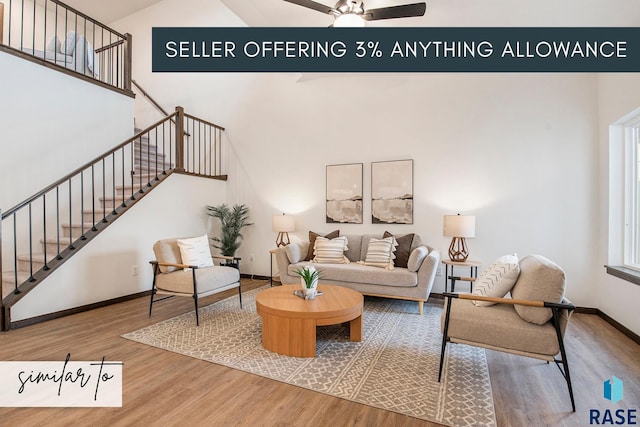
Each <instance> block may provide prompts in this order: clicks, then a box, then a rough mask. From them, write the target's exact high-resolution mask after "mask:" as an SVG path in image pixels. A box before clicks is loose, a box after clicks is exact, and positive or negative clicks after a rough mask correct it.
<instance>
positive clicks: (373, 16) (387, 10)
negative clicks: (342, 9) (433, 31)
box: [285, 0, 427, 21]
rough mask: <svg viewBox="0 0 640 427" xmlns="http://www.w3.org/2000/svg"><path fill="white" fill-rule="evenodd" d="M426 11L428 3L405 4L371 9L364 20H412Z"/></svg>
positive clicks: (363, 16)
mask: <svg viewBox="0 0 640 427" xmlns="http://www.w3.org/2000/svg"><path fill="white" fill-rule="evenodd" d="M285 1H289V0H285ZM425 10H427V4H426V3H412V4H403V5H400V6H389V7H381V8H379V9H369V10H367V11H366V12H365V13H364V15H362V18H363V19H364V20H366V21H379V20H381V19H393V18H410V17H412V16H423V15H424V12H425Z"/></svg>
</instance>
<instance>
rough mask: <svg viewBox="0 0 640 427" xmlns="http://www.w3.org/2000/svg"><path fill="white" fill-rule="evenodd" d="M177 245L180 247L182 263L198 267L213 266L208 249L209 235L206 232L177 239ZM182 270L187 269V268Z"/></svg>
mask: <svg viewBox="0 0 640 427" xmlns="http://www.w3.org/2000/svg"><path fill="white" fill-rule="evenodd" d="M178 247H179V248H180V256H182V263H183V264H187V265H195V266H197V267H198V268H204V267H213V259H212V258H211V250H209V237H208V236H207V235H206V234H205V235H204V236H200V237H193V238H190V239H178ZM184 270H185V271H189V268H185V269H184Z"/></svg>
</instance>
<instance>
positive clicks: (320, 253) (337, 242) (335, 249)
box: [313, 236, 350, 264]
mask: <svg viewBox="0 0 640 427" xmlns="http://www.w3.org/2000/svg"><path fill="white" fill-rule="evenodd" d="M347 243H349V242H348V240H347V237H346V236H342V237H336V238H335V239H327V238H326V237H317V238H316V241H315V243H314V249H313V254H314V255H315V256H314V258H313V262H317V263H321V264H349V262H350V261H349V258H347V257H346V256H345V255H344V251H346V250H347V249H349V248H348V247H347Z"/></svg>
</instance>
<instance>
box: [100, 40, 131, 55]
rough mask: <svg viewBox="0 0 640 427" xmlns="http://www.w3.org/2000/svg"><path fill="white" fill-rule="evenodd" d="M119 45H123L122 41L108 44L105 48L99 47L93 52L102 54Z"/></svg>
mask: <svg viewBox="0 0 640 427" xmlns="http://www.w3.org/2000/svg"><path fill="white" fill-rule="evenodd" d="M121 44H124V40H118V41H117V42H113V43H111V44H108V45H106V46H102V47H99V48H97V49H96V50H95V52H96V53H100V52H103V51H105V50H109V49H111V48H114V47H116V46H120V45H121Z"/></svg>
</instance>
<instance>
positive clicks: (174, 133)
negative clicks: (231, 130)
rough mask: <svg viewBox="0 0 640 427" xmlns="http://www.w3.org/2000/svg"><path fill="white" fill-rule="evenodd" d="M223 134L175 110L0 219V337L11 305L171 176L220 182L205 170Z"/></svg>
mask: <svg viewBox="0 0 640 427" xmlns="http://www.w3.org/2000/svg"><path fill="white" fill-rule="evenodd" d="M185 120H189V121H190V122H192V121H194V120H198V121H199V123H200V124H201V125H203V126H209V127H212V128H213V129H212V130H211V132H210V134H215V135H216V138H215V139H211V138H209V140H206V139H203V140H201V139H199V138H198V136H191V135H189V136H187V135H186V134H185V133H184V131H183V129H184V126H183V124H184V122H185ZM223 130H224V129H223V128H221V127H219V126H217V125H213V124H211V123H209V122H205V121H202V120H200V119H197V118H194V117H193V116H187V115H185V114H184V110H183V109H182V108H181V107H177V108H176V112H175V113H173V114H171V115H169V116H167V117H165V118H164V119H162V120H161V121H159V122H158V123H156V124H155V125H153V126H150V127H149V128H147V129H144V130H139V129H136V135H135V136H134V137H132V138H130V139H129V140H127V141H125V142H123V143H122V144H120V145H118V146H117V147H115V148H114V149H112V150H110V151H109V152H107V153H105V154H103V155H102V156H100V157H98V158H96V159H94V160H93V161H91V162H89V163H87V164H86V165H84V166H82V167H81V168H79V169H77V170H76V171H74V172H72V173H71V174H69V175H67V176H65V177H64V178H62V179H60V180H58V181H57V182H56V183H54V184H52V185H50V186H48V187H47V188H45V189H44V190H42V191H40V192H38V193H37V194H36V195H34V196H32V197H31V198H29V199H27V200H25V201H24V202H22V203H21V204H19V205H18V206H16V207H14V208H12V209H10V210H8V211H6V212H2V223H1V227H0V267H2V268H1V269H0V271H2V311H1V316H2V325H1V326H2V327H1V329H3V330H8V329H10V328H11V326H12V325H11V315H10V312H11V307H12V306H13V305H15V304H16V303H17V302H18V301H19V300H20V299H21V298H23V297H24V296H25V295H26V294H27V293H29V292H30V291H31V290H32V289H33V288H35V287H36V286H38V285H39V284H40V283H42V282H43V281H44V279H45V278H46V277H48V276H49V275H50V274H51V273H53V271H54V270H55V269H56V268H58V267H59V266H60V265H62V264H63V263H64V262H65V261H66V260H67V259H69V258H70V257H71V256H72V255H73V254H75V253H76V252H78V251H79V250H80V249H81V248H82V247H83V246H85V245H86V244H88V242H89V241H90V240H92V239H93V238H94V237H95V236H97V235H98V234H99V233H100V232H101V231H103V230H104V229H105V228H106V227H107V226H108V225H110V224H111V223H112V222H113V221H115V220H116V219H117V218H119V217H120V216H121V215H122V214H123V213H124V212H126V211H127V210H128V209H129V208H131V207H132V206H133V205H134V204H135V203H137V202H138V201H139V200H140V199H142V197H144V196H145V195H146V194H148V193H149V192H150V191H151V190H152V189H154V188H155V187H156V186H157V185H159V184H160V183H161V182H162V181H164V179H166V178H167V177H168V176H170V175H171V174H172V173H174V172H176V173H186V174H189V175H195V176H201V177H206V178H213V179H221V180H226V178H227V177H226V175H222V174H221V173H220V172H221V171H220V170H219V169H220V168H218V167H216V169H215V170H211V167H209V170H208V172H207V166H206V165H207V163H208V164H209V165H211V164H215V165H218V164H221V162H220V159H219V158H215V159H213V156H219V146H220V143H221V132H222V131H223ZM190 151H191V152H192V153H195V152H197V153H198V157H197V158H198V162H200V163H202V162H204V168H203V167H202V164H200V163H198V164H196V163H195V162H194V163H193V164H189V163H188V161H187V166H186V167H185V165H184V158H185V156H184V153H185V152H190ZM194 159H195V157H194ZM203 170H204V171H205V173H203V172H202V171H203ZM34 217H35V219H34ZM7 261H9V262H7Z"/></svg>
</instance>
